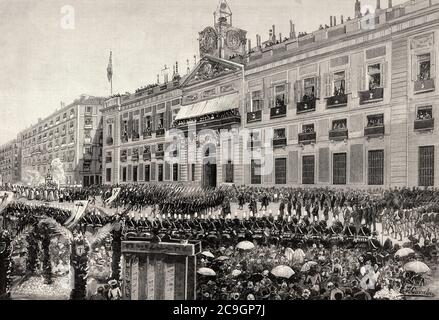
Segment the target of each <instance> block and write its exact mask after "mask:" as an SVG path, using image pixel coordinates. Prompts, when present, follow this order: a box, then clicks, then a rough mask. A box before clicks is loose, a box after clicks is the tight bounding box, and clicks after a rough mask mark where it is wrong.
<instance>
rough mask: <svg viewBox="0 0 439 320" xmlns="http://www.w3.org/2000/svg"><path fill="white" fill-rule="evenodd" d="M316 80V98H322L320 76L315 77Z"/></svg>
mask: <svg viewBox="0 0 439 320" xmlns="http://www.w3.org/2000/svg"><path fill="white" fill-rule="evenodd" d="M315 79H316V80H315V81H316V98H317V99H320V90H321V84H320V82H321V81H320V77H315Z"/></svg>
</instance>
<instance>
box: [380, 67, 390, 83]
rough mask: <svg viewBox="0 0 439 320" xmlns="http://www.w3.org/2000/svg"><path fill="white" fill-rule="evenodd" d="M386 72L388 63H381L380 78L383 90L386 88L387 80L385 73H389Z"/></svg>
mask: <svg viewBox="0 0 439 320" xmlns="http://www.w3.org/2000/svg"><path fill="white" fill-rule="evenodd" d="M388 70H389V68H388V62H387V61H385V62H383V63H382V64H381V73H382V78H383V85H382V86H383V88H387V79H388V77H387V72H389V71H388Z"/></svg>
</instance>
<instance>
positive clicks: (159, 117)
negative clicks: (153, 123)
mask: <svg viewBox="0 0 439 320" xmlns="http://www.w3.org/2000/svg"><path fill="white" fill-rule="evenodd" d="M164 126H165V116H164V113H159V114H158V115H157V129H163V128H164Z"/></svg>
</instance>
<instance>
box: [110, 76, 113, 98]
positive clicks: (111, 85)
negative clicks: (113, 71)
mask: <svg viewBox="0 0 439 320" xmlns="http://www.w3.org/2000/svg"><path fill="white" fill-rule="evenodd" d="M112 95H113V75H111V80H110V97H111V96H112Z"/></svg>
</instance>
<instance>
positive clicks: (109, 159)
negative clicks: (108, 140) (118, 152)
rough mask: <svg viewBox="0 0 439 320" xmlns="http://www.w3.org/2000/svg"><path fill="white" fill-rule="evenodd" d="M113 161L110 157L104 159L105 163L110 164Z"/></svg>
mask: <svg viewBox="0 0 439 320" xmlns="http://www.w3.org/2000/svg"><path fill="white" fill-rule="evenodd" d="M112 161H113V159H112V158H111V157H105V163H111V162H112Z"/></svg>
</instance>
